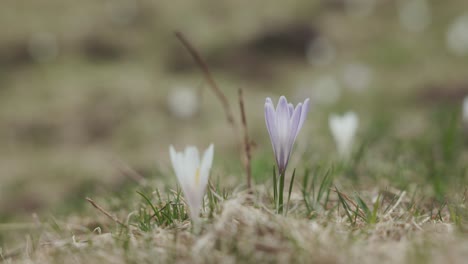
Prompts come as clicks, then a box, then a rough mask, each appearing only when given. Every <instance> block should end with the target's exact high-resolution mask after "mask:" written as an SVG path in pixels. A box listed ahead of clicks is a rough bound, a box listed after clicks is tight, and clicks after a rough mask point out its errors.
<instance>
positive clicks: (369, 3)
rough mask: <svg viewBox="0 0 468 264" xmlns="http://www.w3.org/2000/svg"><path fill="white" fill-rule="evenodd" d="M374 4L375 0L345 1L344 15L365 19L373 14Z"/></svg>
mask: <svg viewBox="0 0 468 264" xmlns="http://www.w3.org/2000/svg"><path fill="white" fill-rule="evenodd" d="M375 4H376V0H346V1H345V8H346V13H348V14H349V15H351V16H354V17H361V18H365V17H368V16H370V15H371V14H372V13H373V12H374V9H375Z"/></svg>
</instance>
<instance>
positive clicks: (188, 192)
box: [169, 144, 214, 221]
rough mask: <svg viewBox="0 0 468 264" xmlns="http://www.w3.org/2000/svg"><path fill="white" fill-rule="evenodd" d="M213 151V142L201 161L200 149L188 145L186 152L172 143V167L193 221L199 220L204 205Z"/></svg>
mask: <svg viewBox="0 0 468 264" xmlns="http://www.w3.org/2000/svg"><path fill="white" fill-rule="evenodd" d="M213 152H214V146H213V144H211V145H210V146H209V147H208V149H206V150H205V153H204V154H203V158H202V160H201V161H200V156H199V154H198V149H197V148H196V147H194V146H187V147H186V148H185V151H184V152H176V151H175V149H174V147H173V146H172V145H171V146H170V147H169V153H170V156H171V161H172V167H173V168H174V171H175V174H176V176H177V180H178V181H179V184H180V186H181V187H182V191H183V193H184V196H185V199H186V201H187V204H188V206H189V210H190V216H191V218H192V220H193V221H198V218H199V213H200V209H201V208H202V206H203V197H204V196H205V189H206V185H207V184H208V178H209V176H210V169H211V165H212V163H213Z"/></svg>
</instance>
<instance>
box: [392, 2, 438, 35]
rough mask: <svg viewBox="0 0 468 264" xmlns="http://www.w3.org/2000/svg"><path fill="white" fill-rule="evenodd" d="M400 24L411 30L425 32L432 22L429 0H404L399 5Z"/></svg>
mask: <svg viewBox="0 0 468 264" xmlns="http://www.w3.org/2000/svg"><path fill="white" fill-rule="evenodd" d="M399 18H400V25H401V26H402V27H403V28H404V29H405V30H407V31H409V32H415V33H417V32H423V31H424V30H425V29H426V28H427V27H428V26H429V24H430V23H431V7H430V5H429V3H428V2H427V0H403V1H400V6H399Z"/></svg>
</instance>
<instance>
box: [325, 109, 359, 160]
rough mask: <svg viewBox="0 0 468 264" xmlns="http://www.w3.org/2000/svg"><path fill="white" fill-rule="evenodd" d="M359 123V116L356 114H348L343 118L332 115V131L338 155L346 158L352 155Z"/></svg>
mask: <svg viewBox="0 0 468 264" xmlns="http://www.w3.org/2000/svg"><path fill="white" fill-rule="evenodd" d="M358 123H359V119H358V116H357V115H356V114H355V113H354V112H347V113H346V114H344V115H343V116H337V115H330V118H329V125H330V130H331V133H332V136H333V139H334V140H335V143H336V147H337V149H338V153H339V154H340V155H341V156H342V157H344V158H346V157H348V156H349V155H350V154H351V150H352V144H353V141H354V137H355V134H356V130H357V128H358Z"/></svg>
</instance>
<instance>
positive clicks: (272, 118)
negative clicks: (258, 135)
mask: <svg viewBox="0 0 468 264" xmlns="http://www.w3.org/2000/svg"><path fill="white" fill-rule="evenodd" d="M265 122H266V126H267V130H268V133H269V134H270V140H271V144H272V146H273V150H274V151H275V152H276V151H277V146H276V143H277V142H278V129H277V127H276V111H275V109H274V107H273V102H272V101H271V99H270V98H267V99H266V101H265Z"/></svg>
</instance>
